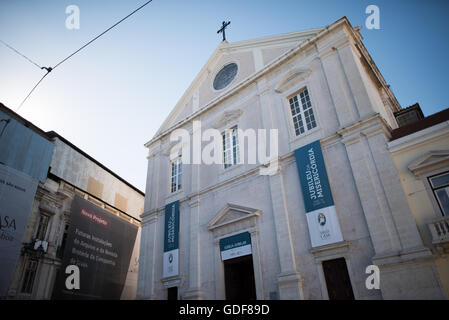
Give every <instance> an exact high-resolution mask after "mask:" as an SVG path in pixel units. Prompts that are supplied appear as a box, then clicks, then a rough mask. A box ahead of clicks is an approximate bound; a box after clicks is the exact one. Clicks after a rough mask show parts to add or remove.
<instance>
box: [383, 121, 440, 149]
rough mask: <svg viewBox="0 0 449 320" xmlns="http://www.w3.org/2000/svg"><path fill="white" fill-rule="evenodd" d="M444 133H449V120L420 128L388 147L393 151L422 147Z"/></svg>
mask: <svg viewBox="0 0 449 320" xmlns="http://www.w3.org/2000/svg"><path fill="white" fill-rule="evenodd" d="M443 135H449V121H444V122H442V123H438V124H436V125H434V126H431V127H428V128H425V129H422V130H419V131H417V132H414V133H412V134H409V135H406V136H404V137H401V138H398V139H396V140H393V141H391V142H389V143H388V149H389V150H390V152H392V153H396V152H400V151H403V150H407V149H409V148H416V147H420V146H421V145H422V144H425V143H429V142H430V141H431V140H433V139H440V137H441V136H443Z"/></svg>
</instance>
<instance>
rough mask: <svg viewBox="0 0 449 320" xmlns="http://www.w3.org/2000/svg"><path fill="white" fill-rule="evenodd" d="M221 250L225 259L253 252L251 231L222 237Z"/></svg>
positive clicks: (222, 257)
mask: <svg viewBox="0 0 449 320" xmlns="http://www.w3.org/2000/svg"><path fill="white" fill-rule="evenodd" d="M220 251H221V260H223V261H224V260H228V259H233V258H237V257H242V256H246V255H249V254H251V253H252V251H251V236H250V234H249V232H243V233H239V234H236V235H233V236H230V237H227V238H223V239H220Z"/></svg>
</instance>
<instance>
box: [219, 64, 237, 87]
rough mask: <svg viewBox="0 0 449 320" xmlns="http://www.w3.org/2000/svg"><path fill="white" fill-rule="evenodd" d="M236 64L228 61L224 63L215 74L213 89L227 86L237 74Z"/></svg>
mask: <svg viewBox="0 0 449 320" xmlns="http://www.w3.org/2000/svg"><path fill="white" fill-rule="evenodd" d="M237 70H238V67H237V64H236V63H230V64H227V65H225V66H224V67H223V68H222V69H221V70H220V71H219V72H218V73H217V75H216V76H215V79H214V89H215V90H221V89H224V88H225V87H227V86H228V85H229V84H230V83H231V82H232V80H234V78H235V76H236V75H237Z"/></svg>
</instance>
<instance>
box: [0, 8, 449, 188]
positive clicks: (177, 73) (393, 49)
mask: <svg viewBox="0 0 449 320" xmlns="http://www.w3.org/2000/svg"><path fill="white" fill-rule="evenodd" d="M145 2H146V0H126V1H125V0H121V1H118V0H69V1H66V0H54V1H45V0H36V1H28V0H14V1H11V0H0V39H2V40H3V41H5V42H6V43H8V44H10V45H11V46H13V47H15V48H16V49H18V50H19V51H21V52H22V53H23V54H25V55H27V56H28V57H29V58H31V59H32V60H34V61H35V62H37V63H38V64H40V65H43V66H54V65H55V64H56V63H58V62H59V61H61V60H62V59H63V58H65V57H66V56H68V55H69V54H70V53H72V52H73V51H75V50H76V49H78V48H79V47H80V46H82V45H83V44H84V43H86V42H87V41H89V40H91V39H92V38H93V37H95V36H96V35H98V34H99V33H101V32H103V31H104V30H105V29H107V28H108V27H110V26H111V25H112V24H114V23H115V22H117V21H118V20H120V19H121V18H123V17H124V16H126V15H127V14H128V13H130V12H131V11H133V10H134V9H136V8H137V7H139V6H140V5H142V4H143V3H145ZM370 4H374V5H377V6H378V7H379V9H380V30H368V29H367V28H365V20H366V18H367V17H368V14H366V13H365V9H366V7H367V6H368V5H370ZM69 5H77V6H78V7H79V9H80V29H79V30H69V29H67V28H66V25H65V21H66V18H67V16H68V14H66V13H65V10H66V7H67V6H69ZM448 14H449V1H447V0H428V1H424V0H419V1H417V0H408V1H399V0H387V1H385V0H370V1H364V0H353V1H349V0H326V1H325V0H313V1H300V0H295V1H283V0H278V1H265V0H257V1H255V0H254V1H253V0H251V1H250V0H246V1H242V0H226V1H225V0H207V1H205V0H202V1H199V0H191V1H186V0H184V1H180V0H153V2H152V3H150V4H149V5H147V6H146V7H145V8H143V9H142V10H141V11H139V12H137V13H136V14H135V15H133V16H132V17H130V18H129V19H128V20H126V21H124V22H123V23H122V24H120V25H119V26H118V27H116V28H115V29H113V30H111V31H110V32H108V33H107V34H106V35H104V36H103V37H101V38H100V39H98V40H97V41H95V42H94V43H92V44H91V45H90V46H88V47H87V48H85V49H84V50H82V51H81V52H80V53H78V54H77V55H75V56H73V57H72V58H71V59H69V60H67V61H66V62H64V63H63V64H62V65H61V66H60V67H58V68H57V69H55V70H54V71H53V72H52V73H51V74H49V76H48V77H46V78H45V79H44V81H43V82H42V83H41V84H40V86H39V87H38V88H37V89H36V91H35V92H34V93H33V94H32V96H31V97H30V98H29V99H28V100H27V102H26V103H25V104H24V105H23V106H22V107H21V109H20V110H19V112H18V113H19V114H20V115H21V116H23V117H24V118H26V119H28V120H29V121H31V122H33V123H34V124H35V125H37V126H38V127H40V128H41V129H43V130H45V131H49V130H54V131H56V132H58V133H59V134H60V135H62V136H63V137H65V138H66V139H67V140H69V141H70V142H72V143H73V144H75V145H76V146H78V147H79V148H80V149H82V150H83V151H85V152H87V153H88V154H90V155H91V156H92V157H94V158H95V159H96V160H98V161H100V162H101V163H103V164H104V165H105V166H107V167H108V168H110V169H111V170H113V171H114V172H116V173H117V174H118V175H120V176H121V177H123V178H124V179H126V180H127V181H129V182H130V183H131V184H133V185H135V186H136V187H137V188H139V189H141V190H143V191H144V190H145V183H146V171H147V167H146V165H147V161H146V154H147V152H146V149H145V147H144V146H143V145H144V143H145V142H147V141H148V140H150V139H151V138H152V137H153V135H154V134H155V133H156V131H157V129H158V128H159V126H160V125H161V124H162V122H163V121H164V120H165V118H166V117H167V115H168V114H169V112H170V110H171V109H172V108H173V107H174V106H175V104H176V103H177V101H178V99H179V98H181V96H182V94H183V93H184V91H185V90H186V89H187V87H188V86H189V85H190V83H191V82H192V81H193V79H194V78H195V76H196V74H197V73H198V72H199V71H200V69H201V68H202V66H203V65H204V64H205V63H206V61H207V60H208V58H209V56H210V55H211V54H212V53H213V51H214V50H215V48H216V47H217V46H218V45H219V43H220V41H221V35H218V34H217V33H216V31H217V30H218V28H219V27H220V25H221V22H222V21H223V20H230V21H231V25H230V26H229V27H228V29H227V30H226V36H227V40H228V41H229V42H236V41H242V40H249V39H254V38H259V37H264V36H269V35H276V34H281V33H288V32H293V31H299V30H304V29H310V28H316V27H322V26H326V25H329V24H331V23H332V22H334V21H336V20H338V19H339V18H341V17H343V16H346V17H348V19H349V21H350V22H351V24H352V25H353V26H358V25H360V26H362V27H363V29H362V30H361V33H362V35H363V37H364V40H363V42H364V44H365V46H366V47H367V49H368V51H369V52H370V54H371V56H372V58H373V59H374V61H375V62H376V64H377V66H378V68H379V69H380V71H381V72H382V74H383V76H384V77H385V79H386V81H387V82H388V83H389V84H390V85H391V88H392V90H393V92H394V94H395V95H396V97H397V99H398V101H399V103H400V104H401V105H402V107H407V106H409V105H412V104H414V103H415V102H419V103H420V105H421V108H422V109H423V112H424V114H425V115H429V114H432V113H435V112H438V111H440V110H442V109H445V108H447V107H448V104H449V103H448V102H449V88H448V85H447V84H448V80H447V75H449V63H448V52H449V19H448V18H447V17H448ZM0 70H1V71H0V74H1V78H0V102H2V103H3V104H5V105H6V106H8V107H9V108H11V109H13V110H16V109H17V107H18V106H19V104H20V102H21V101H22V100H23V99H24V97H25V96H26V95H27V94H28V92H29V91H30V90H31V88H32V87H33V86H34V85H35V83H36V82H37V81H38V80H39V79H40V78H41V77H42V76H43V75H44V74H45V72H44V71H42V70H39V69H38V68H37V67H36V66H34V65H32V64H30V63H29V62H28V61H26V60H25V59H24V58H22V57H20V56H19V55H17V54H16V53H14V52H13V51H11V50H10V49H8V48H6V47H5V46H4V45H2V44H1V43H0Z"/></svg>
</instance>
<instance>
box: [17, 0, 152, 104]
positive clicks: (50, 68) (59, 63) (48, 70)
mask: <svg viewBox="0 0 449 320" xmlns="http://www.w3.org/2000/svg"><path fill="white" fill-rule="evenodd" d="M151 1H153V0H149V1H147V2H145V3H144V4H143V5H141V6H140V7H138V8H137V9H136V10H134V11H133V12H131V13H130V14H128V15H127V16H126V17H124V18H123V19H121V20H120V21H118V22H116V23H114V24H113V25H112V26H111V27H109V28H108V29H106V30H105V31H103V32H102V33H100V34H99V35H98V36H96V37H95V38H93V39H92V40H90V41H89V42H87V43H86V44H85V45H83V46H82V47H80V48H79V49H78V50H76V51H75V52H73V53H72V54H70V55H68V56H67V57H66V58H64V59H62V60H61V61H60V62H58V63H57V64H56V65H55V66H54V67H53V68H52V67H48V68H47V67H40V66H39V67H40V68H41V69H45V70H47V73H46V74H45V75H44V76H43V77H42V78H41V79H40V80H39V81H38V82H37V84H36V85H35V86H34V87H33V89H31V91H30V93H28V95H27V96H26V97H25V99H23V101H22V103H20V105H19V107H18V108H17V110H16V112H17V111H18V110H19V109H20V108H21V107H22V105H23V104H24V103H25V101H26V100H27V99H28V97H29V96H30V95H31V93H33V91H34V90H35V89H36V87H37V86H38V85H39V84H40V83H41V82H42V80H44V78H45V77H46V76H47V75H48V74H49V73H50V72H51V71H53V70H54V69H56V68H57V67H58V66H60V65H61V64H62V63H64V62H65V61H67V60H68V59H70V58H71V57H73V56H74V55H75V54H77V53H78V52H80V51H81V50H83V49H84V48H85V47H87V46H88V45H90V44H91V43H92V42H94V41H95V40H97V39H98V38H100V37H101V36H102V35H104V34H105V33H106V32H108V31H109V30H111V29H113V28H114V27H116V26H117V25H119V24H120V23H122V22H123V21H125V20H126V19H128V18H129V17H130V16H132V15H133V14H135V13H136V12H137V11H139V10H140V9H142V8H143V7H145V6H146V5H148V4H149V3H150V2H151ZM19 54H20V53H19ZM27 59H28V58H27ZM30 61H31V60H30ZM36 65H37V64H36Z"/></svg>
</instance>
